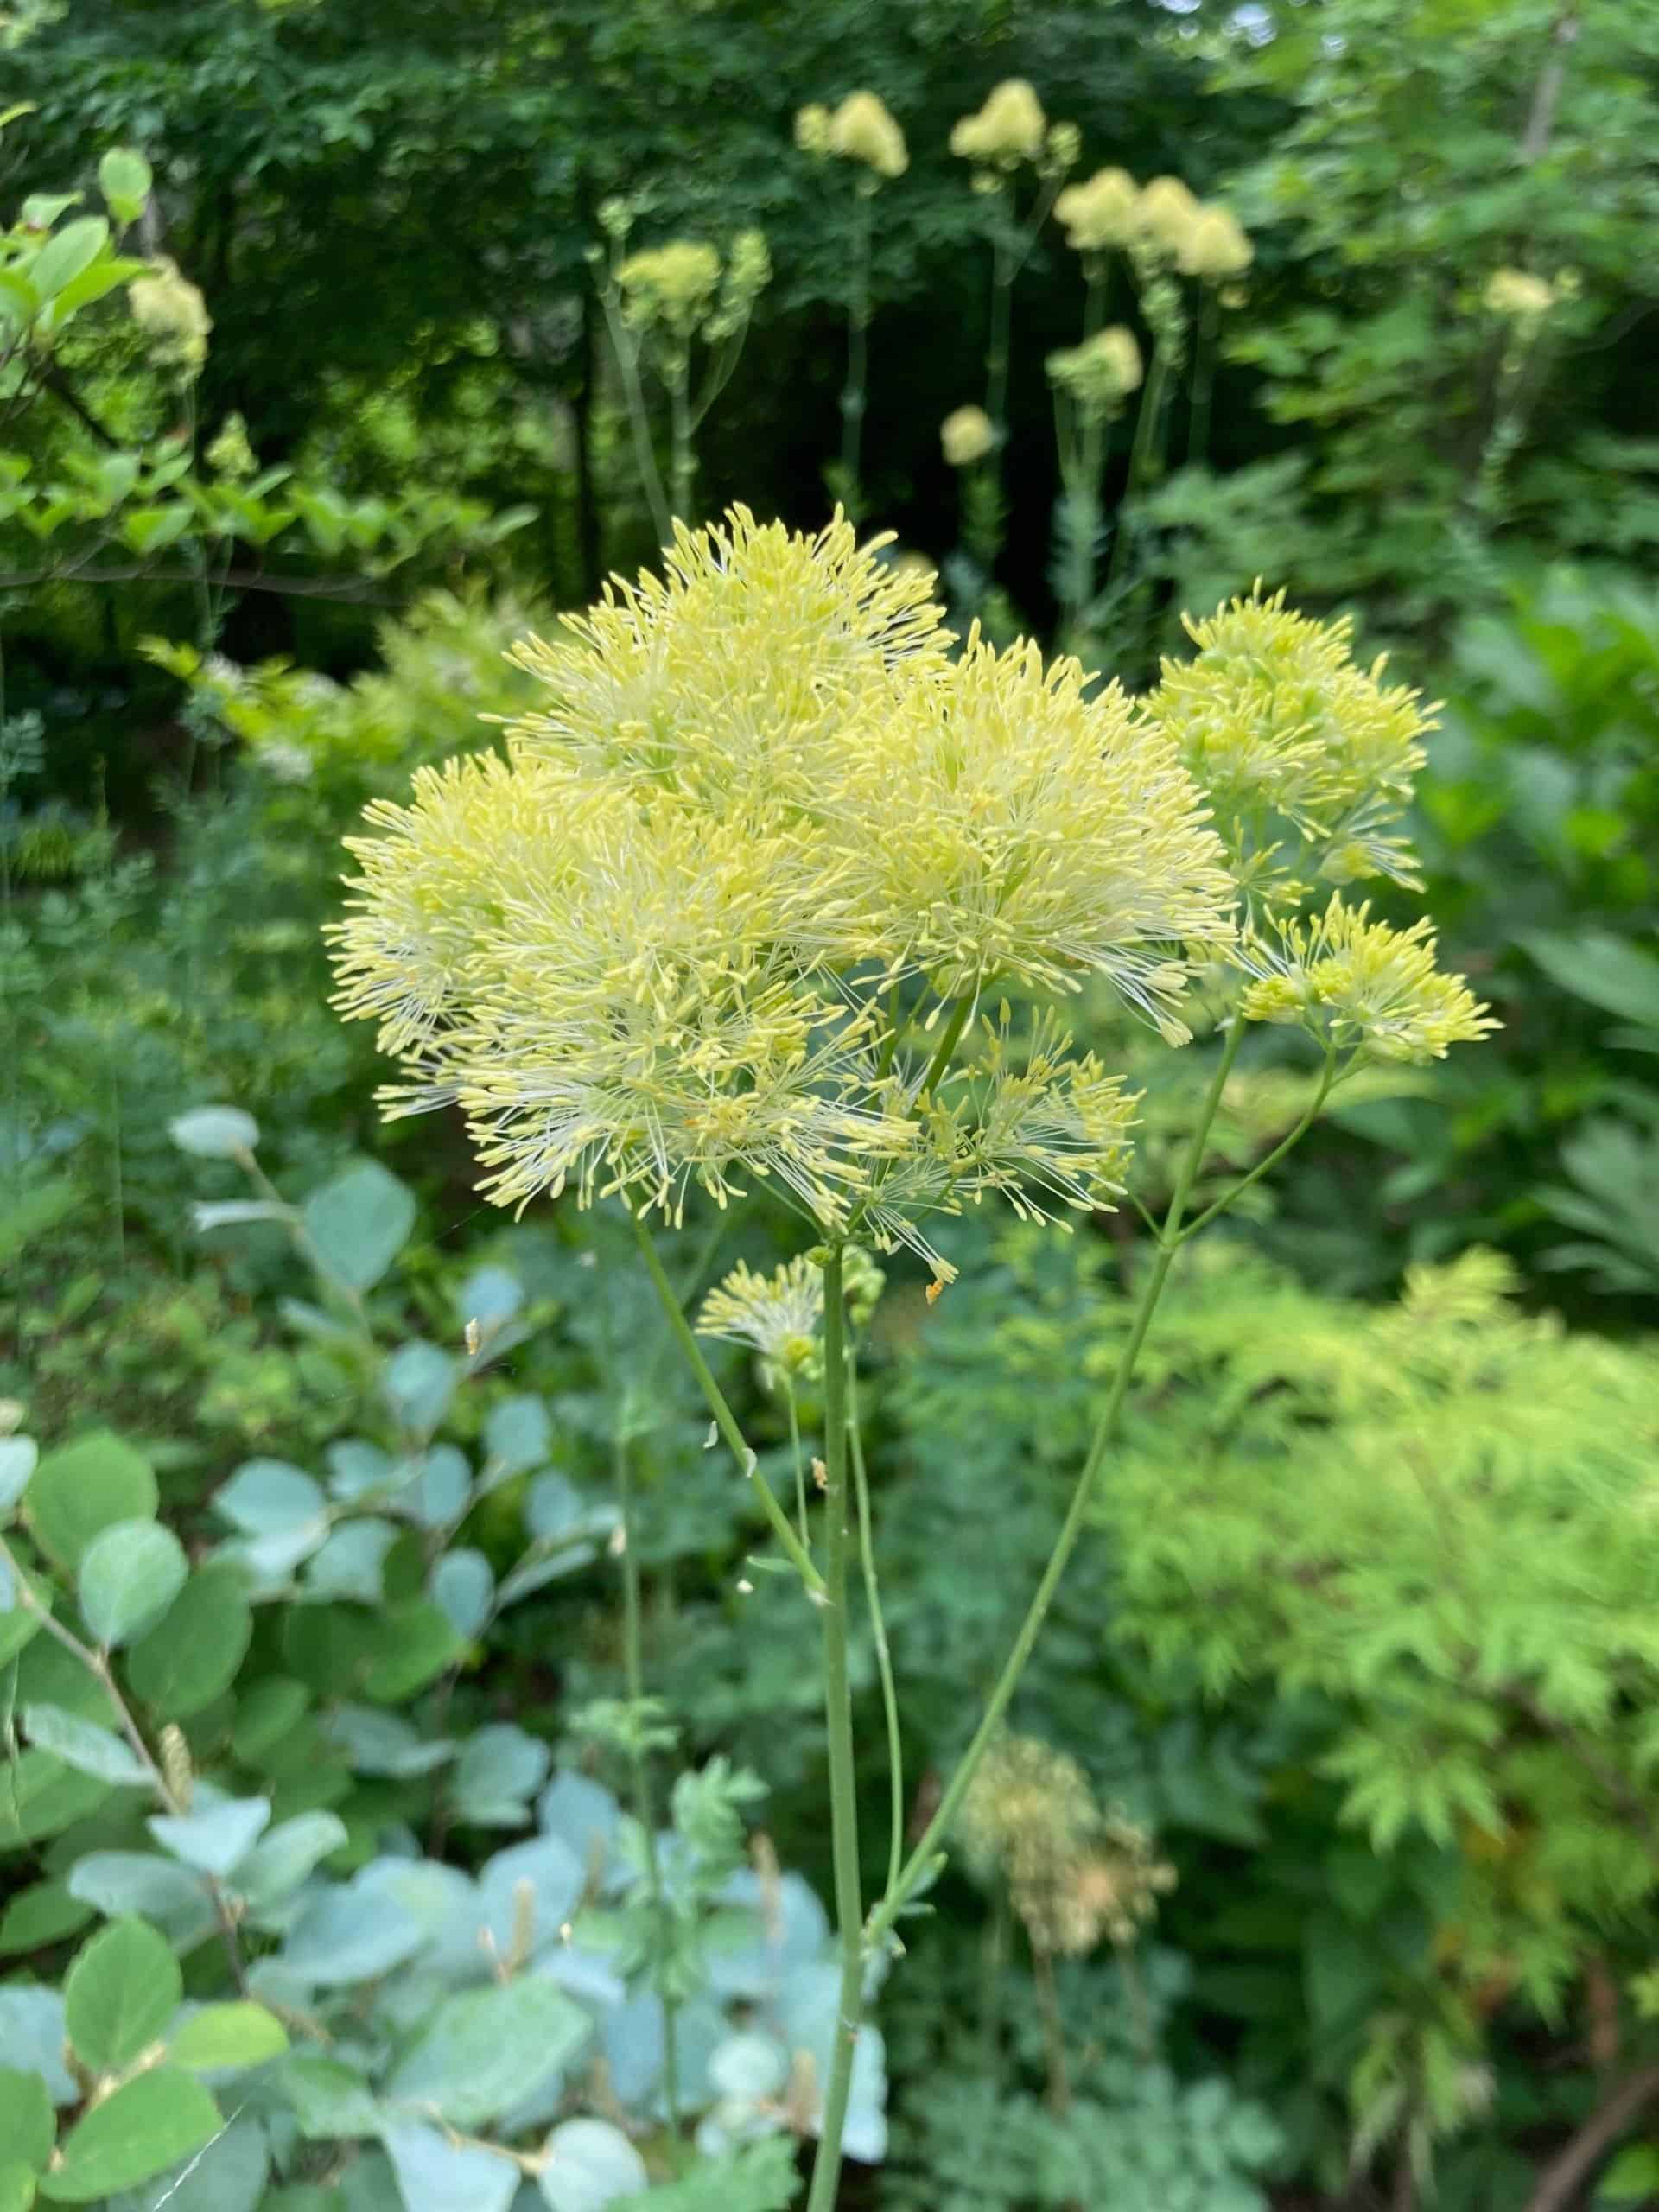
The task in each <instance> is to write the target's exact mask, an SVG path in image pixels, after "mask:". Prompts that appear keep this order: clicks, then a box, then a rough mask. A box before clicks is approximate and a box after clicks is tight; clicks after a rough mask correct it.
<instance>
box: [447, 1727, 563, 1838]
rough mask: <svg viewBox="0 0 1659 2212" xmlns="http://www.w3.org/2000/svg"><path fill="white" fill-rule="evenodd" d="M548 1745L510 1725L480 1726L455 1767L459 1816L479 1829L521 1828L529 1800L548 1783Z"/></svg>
mask: <svg viewBox="0 0 1659 2212" xmlns="http://www.w3.org/2000/svg"><path fill="white" fill-rule="evenodd" d="M549 1763H550V1753H549V1751H548V1747H547V1745H545V1744H543V1743H542V1742H541V1741H539V1739H538V1738H536V1737H534V1736H531V1735H527V1734H526V1733H525V1732H524V1730H523V1729H522V1728H517V1727H514V1726H513V1725H512V1722H510V1721H500V1722H498V1723H497V1724H496V1725H495V1726H493V1727H489V1728H480V1730H479V1731H478V1732H477V1733H476V1734H475V1735H474V1736H472V1737H470V1738H468V1739H467V1743H466V1745H464V1746H463V1748H462V1751H461V1757H460V1758H459V1759H458V1760H457V1761H456V1763H455V1771H454V1783H453V1790H454V1807H455V1817H456V1819H457V1820H461V1821H468V1822H470V1824H471V1825H472V1826H473V1827H523V1826H524V1823H525V1822H526V1821H528V1819H529V1817H530V1813H529V1806H528V1802H527V1801H528V1800H529V1799H530V1798H531V1797H533V1796H535V1794H536V1792H537V1790H538V1789H540V1788H541V1786H542V1784H543V1783H544V1782H545V1781H546V1780H547V1770H548V1765H549Z"/></svg>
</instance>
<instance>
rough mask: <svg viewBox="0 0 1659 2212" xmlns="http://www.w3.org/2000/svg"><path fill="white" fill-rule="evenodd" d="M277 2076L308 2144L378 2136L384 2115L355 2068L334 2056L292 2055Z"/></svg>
mask: <svg viewBox="0 0 1659 2212" xmlns="http://www.w3.org/2000/svg"><path fill="white" fill-rule="evenodd" d="M278 2079H279V2081H280V2082H281V2085H282V2090H283V2095H284V2096H285V2097H286V2099H287V2101H288V2102H289V2106H290V2107H292V2109H293V2113H294V2117H295V2120H296V2122H297V2123H298V2126H299V2130H300V2133H301V2134H302V2135H303V2136H304V2138H305V2139H306V2141H307V2142H308V2143H329V2142H350V2141H351V2140H353V2138H361V2137H364V2136H370V2135H378V2133H380V2130H381V2127H382V2126H383V2124H384V2122H385V2113H383V2112H382V2110H381V2108H380V2107H379V2105H378V2103H377V2102H376V2101H375V2096H374V2092H373V2091H372V2089H371V2088H370V2087H369V2085H368V2082H366V2081H365V2079H364V2077H363V2075H360V2074H359V2073H358V2072H357V2070H356V2069H355V2068H353V2067H350V2066H347V2065H345V2064H344V2063H342V2062H341V2061H340V2059H337V2058H312V2057H303V2058H291V2059H289V2062H288V2063H287V2064H286V2065H285V2066H284V2067H283V2069H282V2072H281V2074H280V2075H279V2076H278Z"/></svg>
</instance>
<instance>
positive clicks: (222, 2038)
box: [167, 2002, 288, 2074]
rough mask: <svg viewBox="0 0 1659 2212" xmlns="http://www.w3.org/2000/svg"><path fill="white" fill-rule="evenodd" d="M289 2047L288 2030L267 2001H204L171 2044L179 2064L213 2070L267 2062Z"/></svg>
mask: <svg viewBox="0 0 1659 2212" xmlns="http://www.w3.org/2000/svg"><path fill="white" fill-rule="evenodd" d="M287 2049H288V2031H287V2029H286V2028H284V2027H283V2024H282V2022H281V2021H280V2020H279V2019H278V2018H277V2015H276V2014H275V2013H274V2012H268V2011H267V2010H266V2009H265V2007H264V2005H254V2004H247V2003H242V2002H238V2003H234V2004H227V2005H203V2006H202V2008H201V2010H200V2012H193V2013H192V2014H191V2015H190V2017H189V2018H188V2020H185V2021H184V2022H182V2023H181V2025H180V2027H179V2028H178V2030H177V2031H176V2033H175V2035H174V2036H173V2037H172V2039H171V2040H170V2042H169V2043H168V2048H167V2055H168V2057H169V2058H170V2059H171V2060H172V2062H173V2063H174V2064H175V2066H188V2068H189V2069H190V2070H191V2071H192V2072H193V2073H196V2074H210V2073H214V2072H217V2071H219V2070H221V2069H226V2070H228V2069H231V2068H232V2067H246V2066H263V2065H264V2064H265V2063H266V2061H267V2060H269V2059H272V2058H280V2057H281V2056H282V2055H283V2052H284V2051H285V2050H287Z"/></svg>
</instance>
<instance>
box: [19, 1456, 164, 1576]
mask: <svg viewBox="0 0 1659 2212" xmlns="http://www.w3.org/2000/svg"><path fill="white" fill-rule="evenodd" d="M157 1498H158V1492H157V1491H156V1476H155V1473H154V1471H153V1470H152V1469H151V1467H150V1464H149V1460H148V1459H144V1458H143V1455H142V1454H141V1453H140V1452H136V1451H135V1450H134V1449H133V1447H132V1446H131V1445H130V1444H128V1443H125V1442H124V1441H123V1440H122V1439H121V1438H120V1437H118V1436H116V1435H114V1434H112V1433H111V1431H110V1430H108V1429H99V1430H97V1431H95V1432H94V1433H92V1435H90V1436H83V1437H79V1438H78V1439H77V1440H76V1441H75V1442H74V1443H73V1444H65V1445H61V1446H60V1447H59V1448H58V1449H57V1450H56V1451H55V1452H48V1453H47V1454H46V1456H45V1458H44V1459H42V1460H41V1464H40V1465H39V1466H38V1467H36V1469H35V1472H34V1475H33V1477H32V1478H31V1479H30V1482H29V1488H28V1489H27V1490H26V1491H24V1493H23V1514H24V1517H25V1519H26V1520H27V1521H28V1523H29V1528H30V1529H31V1530H32V1531H33V1533H34V1535H35V1538H36V1540H37V1541H38V1542H39V1543H40V1546H41V1549H42V1550H43V1551H45V1552H47V1553H48V1554H50V1556H51V1557H52V1558H53V1559H54V1560H56V1562H57V1564H58V1565H59V1566H60V1567H62V1568H64V1569H65V1570H66V1571H67V1572H73V1569H74V1568H75V1567H79V1564H80V1555H81V1554H82V1553H83V1552H84V1551H85V1550H86V1547H87V1545H88V1544H90V1543H91V1542H92V1538H93V1537H94V1536H95V1535H98V1533H99V1530H100V1529H107V1528H109V1527H110V1526H111V1524H112V1523H113V1522H118V1521H147V1520H151V1519H153V1518H154V1517H155V1513H156V1503H157Z"/></svg>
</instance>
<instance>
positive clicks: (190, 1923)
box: [69, 1851, 214, 1951]
mask: <svg viewBox="0 0 1659 2212" xmlns="http://www.w3.org/2000/svg"><path fill="white" fill-rule="evenodd" d="M69 1894H70V1895H71V1896H72V1897H80V1898H84V1899H85V1900H86V1903H87V1904H92V1905H96V1906H97V1908H98V1910H99V1911H100V1912H104V1913H107V1914H109V1915H110V1916H111V1918H114V1917H115V1916H118V1915H119V1914H121V1913H128V1912H137V1913H142V1914H143V1916H144V1918H145V1919H146V1920H149V1921H152V1922H153V1923H155V1925H156V1927H157V1928H159V1929H162V1932H163V1934H164V1935H165V1936H167V1938H168V1942H170V1943H171V1944H172V1945H173V1946H174V1948H175V1949H177V1950H181V1951H185V1950H188V1949H189V1948H191V1947H192V1945H194V1944H196V1943H199V1942H200V1941H201V1939H202V1938H203V1936H207V1935H209V1934H211V1932H212V1930H213V1925H214V1916H213V1900H212V1899H211V1898H210V1897H209V1896H208V1894H207V1890H206V1888H205V1887H204V1885H203V1883H202V1879H201V1877H200V1875H199V1874H196V1873H194V1872H191V1870H190V1869H189V1868H188V1867H186V1866H175V1864H174V1862H173V1861H172V1860H171V1859H162V1858H160V1857H158V1856H157V1855H156V1854H155V1853H150V1852H143V1851H89V1852H88V1853H86V1857H85V1858H84V1859H76V1861H75V1863H74V1866H73V1867H72V1868H71V1869H70V1872H69Z"/></svg>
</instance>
